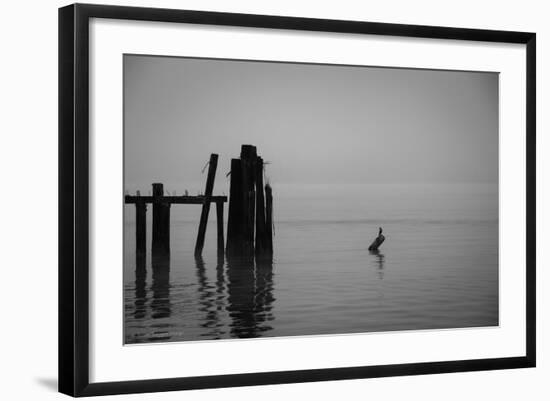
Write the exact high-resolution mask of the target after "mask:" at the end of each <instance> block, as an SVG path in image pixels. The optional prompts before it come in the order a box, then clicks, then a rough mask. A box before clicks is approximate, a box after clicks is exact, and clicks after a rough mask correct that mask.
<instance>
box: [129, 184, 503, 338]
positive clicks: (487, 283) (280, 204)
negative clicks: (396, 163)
mask: <svg viewBox="0 0 550 401" xmlns="http://www.w3.org/2000/svg"><path fill="white" fill-rule="evenodd" d="M273 187H274V196H275V199H274V215H275V237H274V260H273V262H272V263H264V264H263V265H256V266H255V265H253V264H249V263H243V262H233V263H232V264H230V265H228V264H227V262H226V261H225V260H223V259H221V260H220V259H218V257H217V254H216V226H215V220H214V218H215V212H214V210H211V219H210V222H209V226H208V230H207V237H206V243H205V249H204V252H203V257H202V259H199V260H197V259H195V258H194V256H193V250H194V244H195V237H196V232H197V227H198V219H199V216H200V207H198V206H194V205H174V206H172V211H171V218H172V225H171V254H170V257H169V258H162V259H156V258H155V259H152V257H151V254H150V252H148V255H147V257H146V258H145V259H141V260H140V259H136V255H135V222H134V208H133V206H126V207H125V225H124V234H125V249H124V301H125V305H124V314H125V342H126V343H127V344H132V343H143V342H166V341H188V340H213V339H222V338H223V339H228V338H251V337H265V336H294V335H315V334H335V333H358V332H373V331H390V330H419V329H441V328H462V327H481V326H494V325H498V188H497V186H496V185H487V184H453V185H443V184H437V185H436V184H434V185H426V184H415V185H337V186H334V185H332V186H326V185H317V186H313V185H308V186H304V185H279V186H277V184H273ZM214 209H215V208H214ZM226 210H227V209H226ZM213 212H214V213H213ZM148 219H149V220H148V243H149V247H148V251H149V250H150V241H151V231H150V229H151V208H149V211H148ZM379 226H382V227H383V229H384V235H385V236H386V241H385V243H384V244H383V245H382V247H381V249H380V252H379V253H378V254H372V253H370V252H369V251H368V250H367V247H368V245H369V244H370V242H371V241H372V240H373V239H374V238H375V237H376V235H377V231H378V227H379ZM153 267H154V268H153Z"/></svg>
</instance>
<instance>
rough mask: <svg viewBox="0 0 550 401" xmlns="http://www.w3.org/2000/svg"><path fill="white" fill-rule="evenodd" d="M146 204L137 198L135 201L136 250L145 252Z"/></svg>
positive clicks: (140, 252) (141, 252)
mask: <svg viewBox="0 0 550 401" xmlns="http://www.w3.org/2000/svg"><path fill="white" fill-rule="evenodd" d="M146 244H147V204H146V203H145V201H143V200H140V199H138V200H137V201H136V252H137V253H139V254H144V253H146V252H147V251H146V247H147V245H146Z"/></svg>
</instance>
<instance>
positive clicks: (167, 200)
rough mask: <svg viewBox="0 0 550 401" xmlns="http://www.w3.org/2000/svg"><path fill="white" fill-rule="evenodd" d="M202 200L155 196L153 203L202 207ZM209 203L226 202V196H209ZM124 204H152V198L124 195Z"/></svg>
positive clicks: (202, 197)
mask: <svg viewBox="0 0 550 401" xmlns="http://www.w3.org/2000/svg"><path fill="white" fill-rule="evenodd" d="M204 199H205V197H204V196H157V197H155V198H154V200H155V202H160V203H175V204H184V205H202V204H203V203H204ZM210 202H214V203H218V202H222V203H223V202H227V196H211V197H210ZM124 203H153V197H152V196H135V195H126V196H124Z"/></svg>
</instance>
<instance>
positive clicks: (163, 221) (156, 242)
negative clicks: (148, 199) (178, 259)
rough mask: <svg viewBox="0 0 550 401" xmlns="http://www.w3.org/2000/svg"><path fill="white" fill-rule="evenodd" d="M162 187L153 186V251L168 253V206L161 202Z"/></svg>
mask: <svg viewBox="0 0 550 401" xmlns="http://www.w3.org/2000/svg"><path fill="white" fill-rule="evenodd" d="M163 195H164V186H163V185H162V184H160V183H154V184H153V245H152V247H153V251H154V252H165V253H166V252H170V204H169V203H167V202H163V201H162V197H163Z"/></svg>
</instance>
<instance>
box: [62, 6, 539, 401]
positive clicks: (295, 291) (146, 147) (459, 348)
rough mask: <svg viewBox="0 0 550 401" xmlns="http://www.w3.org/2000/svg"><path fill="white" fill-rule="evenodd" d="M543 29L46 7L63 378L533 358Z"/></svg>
mask: <svg viewBox="0 0 550 401" xmlns="http://www.w3.org/2000/svg"><path fill="white" fill-rule="evenodd" d="M535 83H536V78H535V34H534V33H525V32H508V31H489V30H477V29H463V28H447V27H433V26H415V25H397V24H391V23H371V22H362V21H361V22H360V21H340V20H321V19H308V18H295V17H282V16H265V15H243V14H231V13H217V12H203V11H184V10H169V9H152V8H136V7H118V6H117V7H115V6H100V5H86V4H77V5H70V6H67V7H64V8H61V9H60V10H59V390H60V391H61V392H63V393H66V394H69V395H72V396H92V395H104V394H120V393H136V392H155V391H169V390H185V389H200V388H214V387H229V386H248V385H261V384H279V383H292V382H311V381H322V380H341V379H356V378H371V377H381V376H398V375H419V374H428V373H430V374H431V373H443V372H462V371H477V370H489V369H511V368H526V367H532V366H535V253H536V252H535V247H536V241H535Z"/></svg>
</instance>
